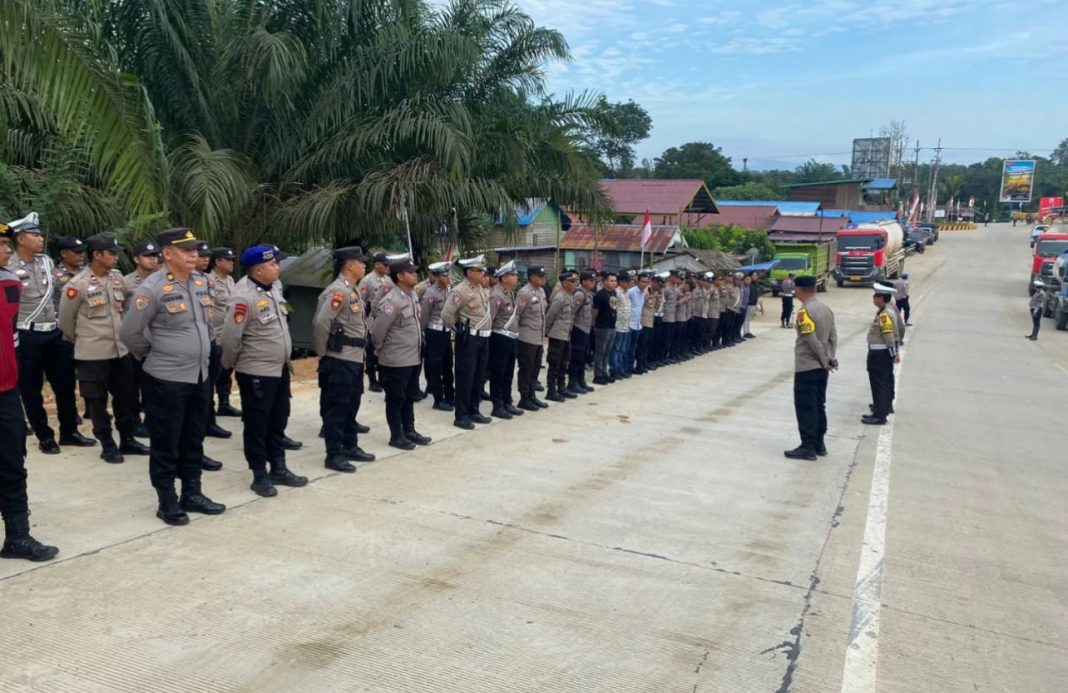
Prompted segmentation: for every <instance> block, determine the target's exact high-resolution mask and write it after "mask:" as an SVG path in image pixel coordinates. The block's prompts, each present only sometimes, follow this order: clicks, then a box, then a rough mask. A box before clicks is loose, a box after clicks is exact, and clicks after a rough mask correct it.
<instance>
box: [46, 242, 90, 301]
mask: <svg viewBox="0 0 1068 693" xmlns="http://www.w3.org/2000/svg"><path fill="white" fill-rule="evenodd" d="M53 245H54V247H55V249H56V253H57V254H58V255H59V262H58V263H57V264H56V270H55V275H56V282H55V284H56V286H55V289H53V290H52V301H53V302H54V303H55V304H56V310H57V311H58V310H59V299H60V297H61V296H63V289H65V288H66V286H67V282H69V281H70V280H71V279H73V278H74V275H76V274H78V273H79V272H81V271H82V269H83V268H84V267H85V243H84V242H83V241H82V239H80V238H75V237H74V236H60V237H59V238H57V239H56V240H55V243H54V244H53Z"/></svg>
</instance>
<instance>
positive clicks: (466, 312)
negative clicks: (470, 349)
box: [441, 279, 490, 330]
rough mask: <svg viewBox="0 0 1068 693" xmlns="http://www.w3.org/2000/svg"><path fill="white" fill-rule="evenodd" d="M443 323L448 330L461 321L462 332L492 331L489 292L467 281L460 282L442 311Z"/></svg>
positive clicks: (450, 294) (450, 293)
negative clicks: (469, 330)
mask: <svg viewBox="0 0 1068 693" xmlns="http://www.w3.org/2000/svg"><path fill="white" fill-rule="evenodd" d="M441 321H442V322H443V323H444V324H445V327H448V328H452V327H453V326H454V325H456V323H457V321H459V322H460V326H459V328H458V329H461V330H463V329H472V330H488V329H490V310H489V291H487V290H486V289H484V288H483V287H482V285H481V284H479V285H478V286H475V285H474V284H472V283H471V282H470V281H469V280H467V279H465V280H464V281H462V282H460V283H459V284H457V285H456V286H455V287H453V289H452V291H450V292H449V300H448V301H446V303H445V307H444V308H442V310H441Z"/></svg>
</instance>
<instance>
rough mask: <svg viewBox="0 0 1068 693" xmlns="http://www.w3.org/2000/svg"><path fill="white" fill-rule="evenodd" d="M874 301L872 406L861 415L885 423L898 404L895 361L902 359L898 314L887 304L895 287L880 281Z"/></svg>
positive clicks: (870, 340) (870, 371) (870, 345)
mask: <svg viewBox="0 0 1068 693" xmlns="http://www.w3.org/2000/svg"><path fill="white" fill-rule="evenodd" d="M873 288H874V289H875V294H874V295H873V296H872V303H874V304H875V318H874V319H873V320H872V322H871V326H870V327H869V328H868V383H869V384H870V385H871V397H872V403H873V404H872V410H871V414H870V415H864V416H862V417H860V421H861V423H866V424H869V425H873V426H881V425H883V424H885V423H886V417H887V416H889V415H890V412H891V407H893V404H894V399H893V397H894V395H893V377H894V364H895V363H901V356H900V354H899V353H898V329H897V324H896V322H895V318H894V314H893V313H892V312H891V311H890V310H888V309H887V305H888V304H889V303H890V301H892V300H893V298H894V287H892V286H888V285H885V284H879V283H876V284H875V286H874V287H873Z"/></svg>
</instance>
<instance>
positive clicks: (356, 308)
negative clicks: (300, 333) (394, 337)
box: [312, 275, 367, 363]
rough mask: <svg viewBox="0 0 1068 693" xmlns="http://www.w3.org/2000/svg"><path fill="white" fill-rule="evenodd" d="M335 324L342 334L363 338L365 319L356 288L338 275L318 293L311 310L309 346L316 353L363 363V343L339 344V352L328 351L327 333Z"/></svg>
mask: <svg viewBox="0 0 1068 693" xmlns="http://www.w3.org/2000/svg"><path fill="white" fill-rule="evenodd" d="M339 327H340V328H341V334H342V335H343V336H345V337H348V338H350V339H364V340H366V339H367V321H366V319H365V311H364V305H363V299H361V298H360V291H359V289H358V288H357V287H356V286H355V285H353V284H352V283H351V282H349V280H348V279H346V278H345V277H343V276H341V275H338V278H337V279H335V280H334V283H333V284H331V285H330V286H328V287H326V288H325V289H323V292H322V293H321V294H319V304H318V306H317V307H316V309H315V317H314V318H312V346H313V347H314V349H315V353H316V354H318V355H319V356H329V357H331V358H335V359H340V360H342V361H352V362H354V363H363V359H364V354H366V353H367V349H366V344H365V345H364V346H353V345H349V344H342V346H341V351H330V350H329V349H328V348H327V342H328V340H329V338H330V335H331V334H332V333H333V332H334V331H335V330H337V328H339Z"/></svg>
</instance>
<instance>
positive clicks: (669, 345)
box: [664, 320, 675, 359]
mask: <svg viewBox="0 0 1068 693" xmlns="http://www.w3.org/2000/svg"><path fill="white" fill-rule="evenodd" d="M674 356H675V323H674V322H668V321H667V320H665V321H664V358H665V359H670V358H672V357H674Z"/></svg>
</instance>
